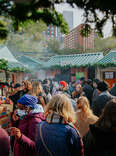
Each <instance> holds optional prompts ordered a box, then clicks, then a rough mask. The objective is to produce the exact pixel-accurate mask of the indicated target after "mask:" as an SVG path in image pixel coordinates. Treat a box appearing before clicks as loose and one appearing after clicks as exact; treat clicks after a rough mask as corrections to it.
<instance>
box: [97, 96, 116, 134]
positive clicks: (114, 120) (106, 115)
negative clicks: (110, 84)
mask: <svg viewBox="0 0 116 156" xmlns="http://www.w3.org/2000/svg"><path fill="white" fill-rule="evenodd" d="M96 124H97V125H98V126H100V127H103V128H106V129H112V130H115V131H116V99H112V100H110V101H109V102H108V103H107V104H106V106H105V107H104V109H103V111H102V114H101V116H100V118H99V120H98V121H97V123H96Z"/></svg>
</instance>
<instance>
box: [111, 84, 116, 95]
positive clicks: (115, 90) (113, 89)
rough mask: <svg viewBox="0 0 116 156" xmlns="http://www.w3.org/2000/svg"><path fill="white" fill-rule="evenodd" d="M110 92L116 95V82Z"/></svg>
mask: <svg viewBox="0 0 116 156" xmlns="http://www.w3.org/2000/svg"><path fill="white" fill-rule="evenodd" d="M110 94H111V95H113V96H116V83H115V84H114V86H113V87H112V88H111V90H110Z"/></svg>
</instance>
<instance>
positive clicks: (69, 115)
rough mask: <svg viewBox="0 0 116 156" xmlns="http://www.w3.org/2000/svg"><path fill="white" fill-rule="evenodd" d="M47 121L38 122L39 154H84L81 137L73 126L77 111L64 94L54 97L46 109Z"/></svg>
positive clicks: (66, 155)
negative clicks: (75, 111)
mask: <svg viewBox="0 0 116 156" xmlns="http://www.w3.org/2000/svg"><path fill="white" fill-rule="evenodd" d="M45 115H46V121H44V122H42V123H40V124H38V127H37V139H36V149H37V150H38V155H39V156H48V155H51V156H53V155H54V156H59V155H60V156H75V155H78V156H82V155H83V148H82V142H81V138H80V137H79V134H78V132H77V131H76V129H75V128H74V127H73V123H74V121H75V113H74V110H73V107H72V104H71V102H70V100H69V98H68V97H67V96H66V95H64V94H57V95H55V96H53V97H52V99H51V100H50V102H49V103H48V105H47V107H46V111H45Z"/></svg>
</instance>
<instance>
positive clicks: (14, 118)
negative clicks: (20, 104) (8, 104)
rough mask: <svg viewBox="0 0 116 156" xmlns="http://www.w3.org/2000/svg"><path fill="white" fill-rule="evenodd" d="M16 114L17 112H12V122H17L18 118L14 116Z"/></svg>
mask: <svg viewBox="0 0 116 156" xmlns="http://www.w3.org/2000/svg"><path fill="white" fill-rule="evenodd" d="M16 113H17V110H15V111H14V112H13V115H12V119H13V121H17V120H19V117H18V116H17V115H16Z"/></svg>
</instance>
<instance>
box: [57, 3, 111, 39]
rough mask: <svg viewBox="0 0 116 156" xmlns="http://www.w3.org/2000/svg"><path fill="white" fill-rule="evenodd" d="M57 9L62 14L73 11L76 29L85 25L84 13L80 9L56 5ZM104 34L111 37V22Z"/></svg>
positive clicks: (105, 28) (66, 5) (106, 26)
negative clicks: (82, 24) (65, 11)
mask: <svg viewBox="0 0 116 156" xmlns="http://www.w3.org/2000/svg"><path fill="white" fill-rule="evenodd" d="M56 9H57V10H58V11H59V12H61V13H62V12H63V11H64V10H69V11H73V14H74V27H76V26H77V25H79V24H81V23H83V21H84V17H83V13H84V11H83V10H81V9H79V8H76V7H75V8H72V7H71V6H70V5H68V4H60V5H56ZM103 32H104V37H108V36H111V22H110V21H109V22H108V23H107V24H106V25H105V27H104V29H103Z"/></svg>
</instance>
